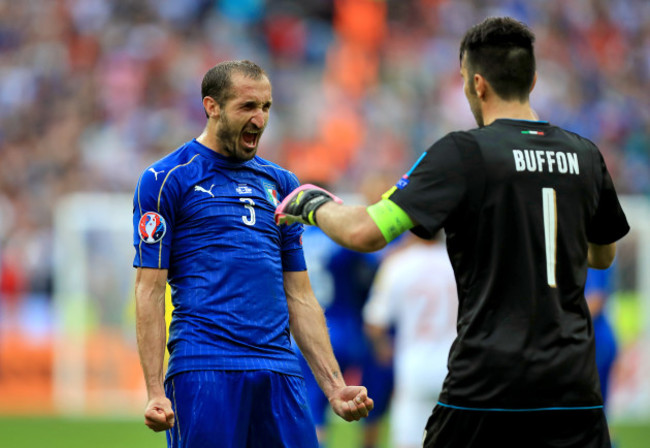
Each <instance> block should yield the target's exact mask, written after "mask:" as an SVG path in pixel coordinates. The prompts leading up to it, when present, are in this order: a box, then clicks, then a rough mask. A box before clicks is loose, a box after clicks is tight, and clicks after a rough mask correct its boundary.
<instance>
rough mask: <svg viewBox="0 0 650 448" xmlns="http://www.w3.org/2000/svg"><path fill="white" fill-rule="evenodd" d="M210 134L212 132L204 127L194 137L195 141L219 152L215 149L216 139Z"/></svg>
mask: <svg viewBox="0 0 650 448" xmlns="http://www.w3.org/2000/svg"><path fill="white" fill-rule="evenodd" d="M211 135H212V134H211V133H209V132H208V129H207V128H206V129H204V130H203V132H202V133H201V135H199V136H198V137H196V141H197V142H199V143H200V144H202V145H203V146H205V147H207V148H210V149H211V150H213V151H215V152H219V151H217V142H216V139H215V138H214V137H211Z"/></svg>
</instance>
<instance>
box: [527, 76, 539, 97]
mask: <svg viewBox="0 0 650 448" xmlns="http://www.w3.org/2000/svg"><path fill="white" fill-rule="evenodd" d="M535 84H537V72H535V76H533V82H532V83H531V84H530V90H529V91H528V92H529V93H530V92H532V91H533V89H534V88H535Z"/></svg>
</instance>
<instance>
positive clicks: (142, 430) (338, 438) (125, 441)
mask: <svg viewBox="0 0 650 448" xmlns="http://www.w3.org/2000/svg"><path fill="white" fill-rule="evenodd" d="M359 428H360V425H359V424H357V423H352V424H348V423H345V422H337V423H336V424H335V425H334V426H333V428H332V430H331V434H330V440H329V444H328V445H329V446H330V447H332V448H334V447H336V448H360V447H361V442H360V441H361V437H360V433H359ZM383 432H384V435H383V438H384V441H382V443H381V445H380V447H379V448H389V446H390V445H389V444H388V442H387V441H386V440H385V439H386V438H387V434H386V433H387V431H386V430H384V431H383ZM612 434H613V436H614V441H615V443H616V448H647V447H648V440H650V422H648V423H647V424H636V425H614V426H613V428H612ZM0 446H3V447H7V448H43V447H48V448H64V447H65V448H87V447H93V448H164V447H166V443H165V436H164V435H163V434H155V433H153V432H151V431H149V430H148V429H147V428H146V427H145V426H144V424H142V423H141V422H139V421H133V420H104V419H93V418H83V419H64V418H37V417H24V418H23V417H0Z"/></svg>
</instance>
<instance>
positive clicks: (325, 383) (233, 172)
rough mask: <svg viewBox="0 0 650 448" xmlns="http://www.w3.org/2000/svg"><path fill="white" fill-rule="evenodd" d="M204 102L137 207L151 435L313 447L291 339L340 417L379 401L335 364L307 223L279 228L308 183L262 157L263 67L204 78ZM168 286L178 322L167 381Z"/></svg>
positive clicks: (140, 336) (267, 94) (175, 440)
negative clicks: (313, 275)
mask: <svg viewBox="0 0 650 448" xmlns="http://www.w3.org/2000/svg"><path fill="white" fill-rule="evenodd" d="M201 90H202V92H201V93H202V97H203V107H204V109H205V113H206V116H207V124H206V127H205V130H204V131H203V133H202V134H201V135H200V136H199V137H197V138H196V139H194V140H192V141H190V142H188V143H186V144H184V145H182V146H181V147H180V148H178V149H177V150H176V151H174V152H172V153H171V154H169V155H168V156H166V157H165V158H163V159H161V160H159V161H157V162H156V163H154V164H153V165H151V166H150V167H147V168H146V169H145V170H144V172H143V173H142V175H141V177H140V179H139V181H138V184H137V188H136V191H135V195H134V211H133V227H134V246H135V251H136V255H135V260H134V263H133V265H134V267H136V268H137V274H136V287H135V289H136V327H137V340H138V349H139V354H140V361H141V364H142V369H143V372H144V376H145V382H146V387H147V393H148V403H147V406H146V409H145V423H146V425H147V426H148V427H149V428H151V429H152V430H154V431H163V430H166V431H167V442H168V446H170V447H181V446H182V447H199V446H200V447H229V448H230V447H231V448H256V447H296V448H306V447H307V448H308V447H317V446H318V442H317V440H316V433H315V429H314V425H313V421H312V416H311V414H310V411H309V407H308V405H307V400H306V394H305V385H304V380H303V377H302V373H301V369H300V365H299V363H298V360H297V358H296V356H295V354H294V352H293V350H292V348H291V342H290V336H289V334H290V331H291V333H292V334H293V336H294V338H295V340H296V342H297V343H298V345H299V347H300V350H301V352H302V353H303V354H304V355H305V357H306V358H307V360H308V362H309V365H310V367H311V369H312V371H313V373H314V376H315V378H316V379H317V381H318V384H319V385H320V387H321V389H322V390H323V393H324V394H325V396H327V398H328V400H329V402H330V405H331V407H332V409H333V410H334V412H335V413H336V414H337V415H339V416H341V417H342V418H343V419H345V420H347V421H352V420H359V419H361V418H363V417H366V416H367V415H368V412H369V411H370V410H372V407H373V402H372V400H371V399H370V398H369V397H368V395H367V391H366V388H365V387H363V386H347V385H346V384H345V382H344V380H343V377H342V375H341V372H340V368H339V365H338V363H337V361H336V359H335V357H334V355H333V353H332V348H331V344H330V341H329V337H328V334H327V327H326V325H325V319H324V317H323V312H322V310H321V308H320V306H319V305H318V302H317V301H316V298H315V297H314V294H313V292H312V289H311V286H310V283H309V277H308V275H307V271H306V265H305V260H304V255H303V251H302V242H301V234H302V231H303V227H302V225H300V224H296V225H291V226H286V227H282V228H280V227H277V226H276V225H275V223H274V218H273V212H274V210H275V207H276V206H277V205H278V204H279V201H281V200H282V199H283V198H284V197H285V196H286V195H287V194H288V193H289V192H291V191H292V190H293V189H294V188H296V187H297V186H298V185H299V183H298V180H297V178H296V177H295V175H293V174H292V173H290V172H288V171H286V170H284V169H282V168H281V167H280V166H278V165H276V164H273V163H271V162H268V161H266V160H264V159H262V158H260V157H258V156H257V155H256V152H257V148H258V144H259V141H260V137H261V135H262V132H263V131H264V129H265V127H266V125H267V122H268V118H269V110H270V108H271V103H272V95H271V84H270V81H269V78H268V76H267V75H266V73H265V72H264V71H263V70H262V69H261V68H260V67H259V66H258V65H256V64H254V63H252V62H250V61H228V62H224V63H221V64H218V65H216V66H215V67H213V68H212V69H210V70H209V71H208V72H207V73H206V75H205V77H204V79H203V82H202V85H201ZM167 282H168V283H169V284H170V286H171V289H172V303H173V305H174V311H173V315H172V321H171V325H170V329H169V341H168V349H169V353H170V358H169V365H168V369H167V372H166V374H165V375H164V372H163V355H164V346H165V320H164V311H165V310H164V307H165V306H164V303H165V300H164V297H165V284H166V283H167ZM163 375H164V376H165V379H164V382H163Z"/></svg>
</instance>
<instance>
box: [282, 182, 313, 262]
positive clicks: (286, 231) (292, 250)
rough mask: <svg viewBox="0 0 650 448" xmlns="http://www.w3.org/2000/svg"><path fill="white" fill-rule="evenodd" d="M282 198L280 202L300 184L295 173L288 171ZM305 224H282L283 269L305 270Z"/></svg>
mask: <svg viewBox="0 0 650 448" xmlns="http://www.w3.org/2000/svg"><path fill="white" fill-rule="evenodd" d="M282 186H283V191H282V192H281V194H282V198H281V199H280V202H281V201H282V200H283V199H284V198H285V197H286V196H287V195H288V194H289V193H291V192H292V191H293V190H295V189H296V188H298V187H299V186H300V182H299V181H298V178H297V177H296V175H295V174H293V173H289V172H287V176H286V177H285V182H284V183H283V185H282ZM303 231H304V226H303V225H302V224H300V223H294V224H291V225H289V226H280V232H281V233H282V270H283V271H305V270H307V264H306V263H305V254H304V253H303V250H302V233H303Z"/></svg>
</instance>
